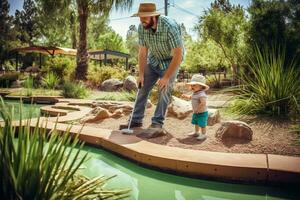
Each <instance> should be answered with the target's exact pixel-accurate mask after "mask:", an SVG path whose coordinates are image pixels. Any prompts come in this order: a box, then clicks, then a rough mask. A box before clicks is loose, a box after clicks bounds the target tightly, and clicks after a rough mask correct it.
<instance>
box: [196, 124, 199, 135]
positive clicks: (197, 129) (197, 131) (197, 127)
mask: <svg viewBox="0 0 300 200" xmlns="http://www.w3.org/2000/svg"><path fill="white" fill-rule="evenodd" d="M195 133H198V134H199V126H198V125H195Z"/></svg>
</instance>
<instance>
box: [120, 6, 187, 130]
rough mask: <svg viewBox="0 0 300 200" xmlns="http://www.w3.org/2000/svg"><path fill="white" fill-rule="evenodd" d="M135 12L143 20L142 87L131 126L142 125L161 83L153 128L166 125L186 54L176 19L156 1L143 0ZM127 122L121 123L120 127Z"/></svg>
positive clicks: (140, 27)
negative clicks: (159, 9) (164, 13)
mask: <svg viewBox="0 0 300 200" xmlns="http://www.w3.org/2000/svg"><path fill="white" fill-rule="evenodd" d="M133 16H137V17H139V18H140V22H141V23H140V25H139V28H138V35H139V54H138V63H139V79H138V84H140V85H141V89H140V92H139V94H138V96H137V101H136V105H135V109H134V112H133V116H132V123H131V126H130V127H131V128H134V127H141V126H142V120H143V118H144V112H145V107H146V104H147V99H148V96H149V93H150V91H151V90H152V88H153V87H154V85H155V84H156V83H157V85H158V91H159V94H158V103H157V107H156V110H155V113H154V116H153V117H152V124H151V125H150V127H149V129H151V128H156V129H157V128H159V129H162V126H163V123H164V119H165V114H166V110H167V107H168V104H169V103H170V101H171V92H172V89H173V83H174V81H175V78H176V76H177V73H178V69H179V65H180V63H181V61H182V58H183V41H182V36H181V28H180V26H179V25H178V24H177V23H176V22H175V21H174V20H173V19H171V18H168V17H166V16H160V13H158V12H156V6H155V4H154V3H141V4H140V6H139V10H138V13H136V14H134V15H133ZM127 126H128V124H124V125H120V129H123V128H127Z"/></svg>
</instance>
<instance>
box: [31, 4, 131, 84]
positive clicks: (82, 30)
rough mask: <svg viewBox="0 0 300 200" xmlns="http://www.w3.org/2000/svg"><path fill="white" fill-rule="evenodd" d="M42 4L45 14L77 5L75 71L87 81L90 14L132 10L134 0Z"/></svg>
mask: <svg viewBox="0 0 300 200" xmlns="http://www.w3.org/2000/svg"><path fill="white" fill-rule="evenodd" d="M37 1H39V2H41V5H42V8H43V10H44V11H45V13H48V14H50V13H51V14H53V11H56V12H55V13H59V12H57V11H60V10H61V11H64V10H66V9H68V8H69V7H70V5H76V6H75V7H76V8H77V13H78V20H79V43H78V46H77V66H76V71H75V79H76V80H86V73H87V69H88V53H87V21H88V18H89V16H90V14H98V15H99V14H100V15H104V14H107V13H109V12H110V11H111V10H112V9H113V8H116V9H130V8H131V6H132V2H133V0H55V1H53V0H37Z"/></svg>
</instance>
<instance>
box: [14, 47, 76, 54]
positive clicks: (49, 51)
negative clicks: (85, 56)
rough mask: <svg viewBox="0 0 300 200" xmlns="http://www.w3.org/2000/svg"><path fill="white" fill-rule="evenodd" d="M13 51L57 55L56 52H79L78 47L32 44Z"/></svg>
mask: <svg viewBox="0 0 300 200" xmlns="http://www.w3.org/2000/svg"><path fill="white" fill-rule="evenodd" d="M12 51H17V52H24V53H32V52H34V53H42V54H47V55H48V54H49V55H52V56H53V55H56V54H64V55H73V56H75V55H76V54H77V50H76V49H70V48H63V47H44V46H30V47H21V48H15V49H13V50H12Z"/></svg>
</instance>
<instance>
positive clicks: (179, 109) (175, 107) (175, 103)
mask: <svg viewBox="0 0 300 200" xmlns="http://www.w3.org/2000/svg"><path fill="white" fill-rule="evenodd" d="M172 98H173V100H172V103H171V104H170V105H169V107H168V112H167V116H173V117H176V118H178V119H184V118H186V117H187V116H188V115H189V114H190V113H192V112H193V109H192V105H191V102H190V101H186V100H183V99H180V98H178V97H175V96H173V97H172Z"/></svg>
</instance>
